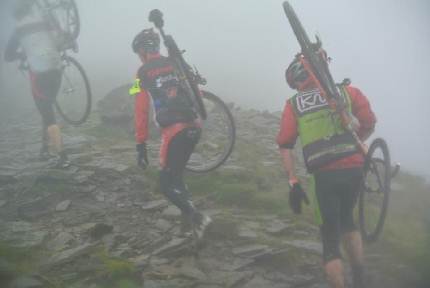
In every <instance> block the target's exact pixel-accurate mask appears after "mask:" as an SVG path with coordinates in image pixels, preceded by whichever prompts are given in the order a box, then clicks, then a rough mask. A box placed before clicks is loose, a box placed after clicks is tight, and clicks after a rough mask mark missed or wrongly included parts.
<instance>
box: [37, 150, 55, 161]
mask: <svg viewBox="0 0 430 288" xmlns="http://www.w3.org/2000/svg"><path fill="white" fill-rule="evenodd" d="M54 157H55V156H54V155H52V154H51V153H49V151H48V147H42V148H41V149H40V152H39V160H41V161H47V160H49V159H52V158H54Z"/></svg>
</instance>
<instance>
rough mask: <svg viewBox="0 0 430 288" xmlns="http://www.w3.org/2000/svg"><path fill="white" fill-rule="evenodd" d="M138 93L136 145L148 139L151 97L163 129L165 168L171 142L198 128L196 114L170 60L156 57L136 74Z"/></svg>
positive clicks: (162, 150) (136, 101) (162, 163)
mask: <svg viewBox="0 0 430 288" xmlns="http://www.w3.org/2000/svg"><path fill="white" fill-rule="evenodd" d="M137 80H138V81H137V82H138V83H139V85H140V89H138V90H139V92H138V93H137V94H135V106H134V115H135V128H136V135H135V137H136V142H137V143H143V142H145V141H146V140H147V139H148V137H149V135H148V115H149V110H150V105H149V103H150V101H149V97H151V98H152V102H153V106H154V110H155V117H156V121H157V122H158V124H159V125H160V126H161V128H162V129H161V140H162V141H161V147H160V164H161V166H162V167H164V166H165V164H166V157H167V151H168V147H169V143H170V142H171V140H172V139H173V138H174V137H175V136H176V135H177V134H178V133H179V132H180V131H182V130H183V129H185V128H188V127H194V126H199V124H198V123H197V121H195V120H196V119H197V116H196V113H195V112H194V110H193V109H192V106H191V104H189V103H188V102H187V100H188V98H187V97H186V95H185V94H184V91H183V90H182V87H181V86H180V83H179V81H178V79H177V76H176V73H175V70H174V65H173V64H172V63H171V60H170V59H169V58H167V57H163V56H156V57H154V58H151V59H149V60H148V61H147V62H145V64H144V65H143V66H142V67H140V69H139V71H138V73H137Z"/></svg>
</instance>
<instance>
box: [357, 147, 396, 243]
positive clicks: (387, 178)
mask: <svg viewBox="0 0 430 288" xmlns="http://www.w3.org/2000/svg"><path fill="white" fill-rule="evenodd" d="M377 149H380V150H381V152H382V156H383V159H381V158H374V157H373V153H374V152H375V151H376V150H377ZM372 161H376V162H379V163H381V164H383V167H384V179H383V180H382V185H383V186H384V187H380V188H382V189H383V191H382V193H383V194H384V196H383V200H382V207H381V210H380V211H379V216H378V220H377V222H376V225H375V228H374V230H373V231H369V229H368V227H367V226H366V215H365V207H364V206H365V193H367V192H366V189H365V187H364V183H363V187H362V189H361V191H360V196H359V203H358V214H359V226H360V231H361V234H362V237H363V239H364V240H365V241H366V242H368V243H371V242H374V241H376V240H377V239H378V238H379V236H380V234H381V232H382V229H383V227H384V223H385V218H386V216H387V210H388V203H389V198H390V191H391V187H390V186H391V176H392V171H391V159H390V153H389V150H388V145H387V143H386V142H385V140H384V139H382V138H377V139H375V140H374V141H373V142H372V143H371V144H370V147H369V150H368V153H367V155H366V159H365V163H364V177H365V178H366V176H367V173H369V171H370V170H369V169H370V165H371V164H372ZM365 178H364V180H365Z"/></svg>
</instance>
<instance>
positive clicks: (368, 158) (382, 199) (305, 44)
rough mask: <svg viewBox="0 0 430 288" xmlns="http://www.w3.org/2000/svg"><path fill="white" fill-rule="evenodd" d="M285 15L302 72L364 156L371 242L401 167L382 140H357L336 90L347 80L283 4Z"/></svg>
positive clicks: (365, 232) (364, 220)
mask: <svg viewBox="0 0 430 288" xmlns="http://www.w3.org/2000/svg"><path fill="white" fill-rule="evenodd" d="M283 8H284V11H285V14H286V16H287V18H288V20H289V22H290V25H291V27H292V29H293V32H294V34H295V36H296V38H297V40H298V42H299V44H300V47H301V49H302V51H301V53H300V54H299V56H303V58H301V62H302V64H303V66H304V67H305V69H306V70H307V71H308V72H310V73H309V74H310V77H313V78H314V80H315V83H317V84H318V86H319V87H318V88H319V90H320V91H321V94H322V96H323V97H324V98H325V99H326V100H327V102H328V103H329V104H330V106H331V107H332V108H333V110H334V112H335V113H338V115H339V116H340V118H341V120H342V124H343V126H344V128H345V129H346V130H347V131H348V132H349V133H351V135H352V136H353V138H354V139H355V141H356V143H357V147H358V150H359V151H360V152H361V153H362V154H363V155H364V157H365V163H364V181H363V183H362V187H361V189H360V195H359V203H358V206H359V210H358V213H359V224H360V230H361V233H362V236H363V238H364V240H366V241H368V242H372V241H375V240H377V238H378V237H379V235H380V233H381V231H382V228H383V225H384V221H385V217H386V214H387V209H388V202H389V195H390V191H391V179H392V178H393V177H394V176H395V175H396V174H397V173H398V171H399V169H400V165H399V164H396V166H395V167H394V168H393V167H392V166H391V159H390V153H389V150H388V145H387V143H386V142H385V140H384V139H382V138H377V139H375V140H373V141H372V143H371V144H370V147H369V148H367V146H366V145H365V144H364V143H363V142H362V141H361V140H360V138H359V137H358V135H357V133H356V132H355V130H354V127H353V126H354V125H353V117H352V115H350V114H349V112H348V111H347V109H346V103H345V100H344V98H343V97H342V96H341V92H340V91H339V89H340V87H342V86H345V85H348V84H349V83H350V81H349V79H345V80H344V81H343V82H342V83H341V84H336V83H335V82H334V80H333V77H332V75H331V73H330V71H329V69H328V64H327V59H326V55H324V54H323V53H322V51H323V50H322V42H321V40H320V39H319V38H318V37H317V36H316V42H311V41H310V39H309V37H308V35H307V33H306V31H305V29H304V28H303V26H302V24H301V22H300V20H299V18H298V17H297V14H296V13H295V11H294V9H293V7H292V6H291V5H290V4H289V3H288V1H285V2H284V3H283Z"/></svg>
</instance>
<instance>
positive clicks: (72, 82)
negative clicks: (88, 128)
mask: <svg viewBox="0 0 430 288" xmlns="http://www.w3.org/2000/svg"><path fill="white" fill-rule="evenodd" d="M62 73H63V75H62V80H61V88H60V90H59V92H58V95H57V101H56V102H55V106H56V108H57V112H58V113H59V114H60V115H61V117H63V119H64V120H65V121H66V122H67V123H69V124H71V125H80V124H82V123H84V122H85V120H87V118H88V116H89V114H90V112H91V88H90V83H89V81H88V78H87V75H86V74H85V71H84V69H83V68H82V66H81V65H80V64H79V62H78V61H76V60H75V59H74V58H72V57H70V56H64V57H63V70H62Z"/></svg>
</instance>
